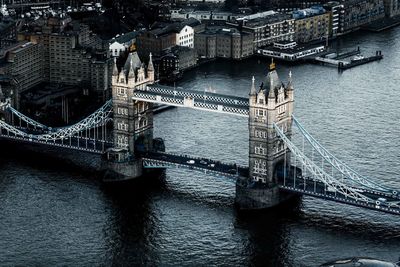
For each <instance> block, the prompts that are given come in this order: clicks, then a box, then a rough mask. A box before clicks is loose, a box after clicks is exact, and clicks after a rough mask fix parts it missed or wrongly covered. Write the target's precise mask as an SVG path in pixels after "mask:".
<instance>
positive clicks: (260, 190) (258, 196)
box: [235, 178, 295, 211]
mask: <svg viewBox="0 0 400 267" xmlns="http://www.w3.org/2000/svg"><path fill="white" fill-rule="evenodd" d="M294 197H295V195H293V194H288V193H285V192H282V191H280V190H279V187H278V185H273V186H267V185H261V184H248V183H247V178H246V179H243V178H242V179H238V180H237V182H236V196H235V206H236V208H237V209H238V210H239V211H250V210H254V211H256V210H266V209H271V208H274V207H277V206H279V205H280V204H282V203H284V202H286V201H287V200H290V199H293V198H294Z"/></svg>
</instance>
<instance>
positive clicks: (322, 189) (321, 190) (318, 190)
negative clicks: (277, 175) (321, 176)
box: [279, 177, 400, 215]
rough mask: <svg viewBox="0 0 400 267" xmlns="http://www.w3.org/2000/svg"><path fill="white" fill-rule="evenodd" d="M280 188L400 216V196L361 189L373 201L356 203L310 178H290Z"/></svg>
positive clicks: (280, 182) (281, 183)
mask: <svg viewBox="0 0 400 267" xmlns="http://www.w3.org/2000/svg"><path fill="white" fill-rule="evenodd" d="M279 188H280V189H281V190H283V191H286V192H291V193H295V194H298V195H309V196H313V197H316V198H321V199H325V200H331V201H335V202H340V203H345V204H349V205H352V206H357V207H364V208H368V209H372V210H377V211H381V212H386V213H392V214H397V215H399V214H400V200H399V199H400V197H399V196H394V195H389V194H384V193H381V192H377V191H372V190H368V189H364V188H359V189H357V191H358V192H359V193H361V194H362V195H364V196H366V197H369V198H371V199H372V200H373V201H371V202H364V201H356V200H354V199H352V198H349V197H346V196H345V195H343V194H341V193H339V192H337V191H335V190H334V188H333V187H331V188H327V186H326V185H325V184H324V183H322V182H320V181H318V180H315V179H311V178H309V177H306V178H305V179H304V177H298V178H296V180H294V179H288V178H286V179H285V180H284V179H283V178H282V179H280V180H279ZM353 188H354V187H353ZM378 199H379V200H378ZM382 199H384V201H382ZM390 203H392V204H390ZM393 203H396V205H393Z"/></svg>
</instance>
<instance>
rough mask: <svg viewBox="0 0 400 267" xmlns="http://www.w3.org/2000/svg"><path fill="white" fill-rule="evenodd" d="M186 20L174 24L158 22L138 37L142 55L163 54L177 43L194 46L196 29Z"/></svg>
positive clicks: (191, 21)
mask: <svg viewBox="0 0 400 267" xmlns="http://www.w3.org/2000/svg"><path fill="white" fill-rule="evenodd" d="M186 22H187V24H191V23H193V24H197V23H196V22H195V21H193V20H190V21H186ZM186 22H175V23H172V24H164V23H157V24H155V25H153V28H152V29H151V30H150V31H147V32H143V33H141V34H139V35H138V37H137V49H138V52H139V54H140V56H141V57H143V58H145V57H146V56H147V55H148V54H149V53H152V54H153V55H154V56H156V57H157V56H161V55H162V54H163V53H162V52H163V50H165V49H168V48H171V47H173V46H175V45H179V46H186V47H190V48H193V47H194V29H193V28H192V27H191V26H190V25H187V24H186Z"/></svg>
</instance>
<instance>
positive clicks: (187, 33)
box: [176, 25, 194, 48]
mask: <svg viewBox="0 0 400 267" xmlns="http://www.w3.org/2000/svg"><path fill="white" fill-rule="evenodd" d="M176 44H177V45H179V46H186V47H190V48H194V30H193V28H192V27H190V26H188V25H186V26H184V27H183V28H182V29H181V30H180V32H179V33H177V34H176Z"/></svg>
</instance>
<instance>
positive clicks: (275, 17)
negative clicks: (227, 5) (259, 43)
mask: <svg viewBox="0 0 400 267" xmlns="http://www.w3.org/2000/svg"><path fill="white" fill-rule="evenodd" d="M285 20H292V16H291V15H289V14H284V13H278V12H275V11H272V10H270V11H266V12H262V13H257V14H253V15H250V16H245V17H242V18H238V19H236V21H237V22H243V25H245V26H248V27H257V26H264V25H266V24H272V23H276V22H280V21H285Z"/></svg>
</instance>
